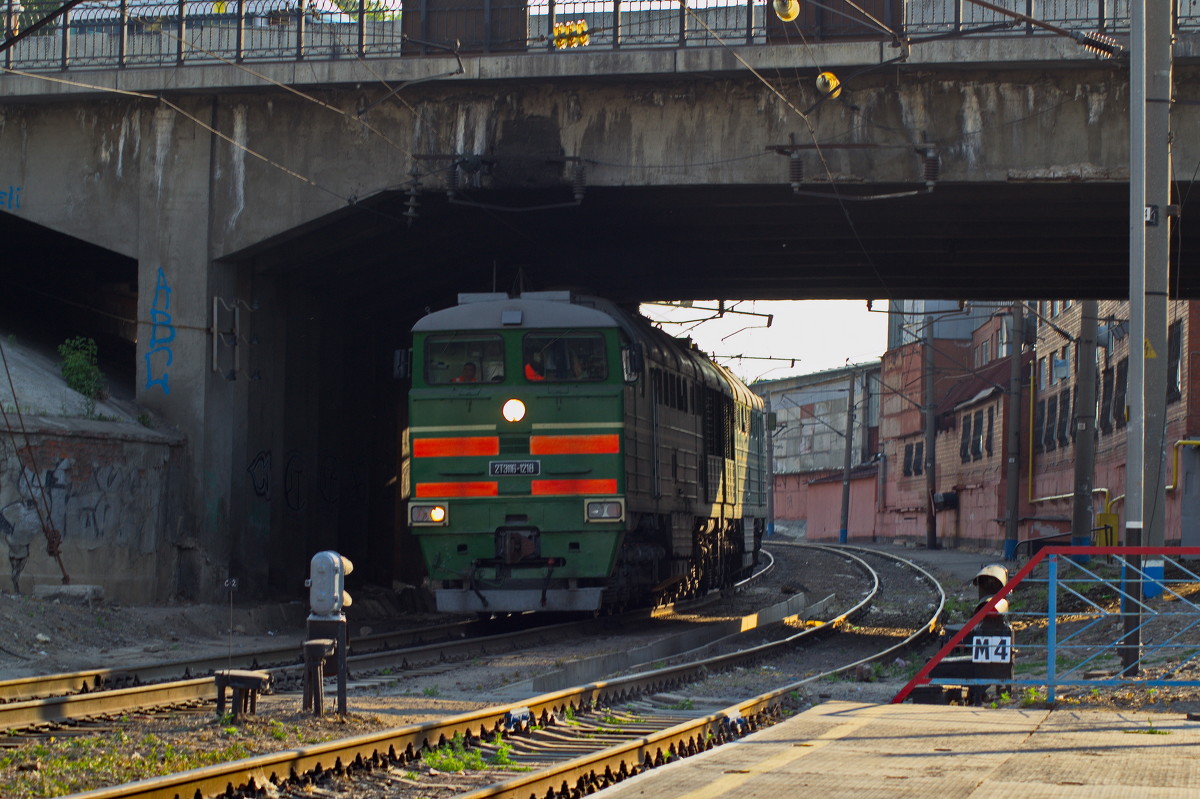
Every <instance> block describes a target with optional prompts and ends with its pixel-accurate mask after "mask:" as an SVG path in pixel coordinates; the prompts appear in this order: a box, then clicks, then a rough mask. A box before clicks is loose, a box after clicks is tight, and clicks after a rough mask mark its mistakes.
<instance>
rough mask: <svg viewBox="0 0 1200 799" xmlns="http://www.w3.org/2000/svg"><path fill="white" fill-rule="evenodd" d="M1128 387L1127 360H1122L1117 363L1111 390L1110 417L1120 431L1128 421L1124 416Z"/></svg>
mask: <svg viewBox="0 0 1200 799" xmlns="http://www.w3.org/2000/svg"><path fill="white" fill-rule="evenodd" d="M1128 387H1129V359H1128V358H1122V359H1121V360H1120V361H1118V362H1117V384H1116V387H1115V388H1114V389H1113V404H1112V416H1113V422H1114V424H1115V425H1116V427H1117V429H1118V430H1119V429H1121V428H1122V427H1124V426H1125V423H1126V422H1127V421H1128V419H1127V418H1126V415H1125V406H1126V402H1125V391H1126V389H1127V388H1128Z"/></svg>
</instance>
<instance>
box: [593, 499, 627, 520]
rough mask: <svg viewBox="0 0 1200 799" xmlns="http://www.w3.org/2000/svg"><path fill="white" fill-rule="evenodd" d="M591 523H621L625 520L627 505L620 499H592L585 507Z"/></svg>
mask: <svg viewBox="0 0 1200 799" xmlns="http://www.w3.org/2000/svg"><path fill="white" fill-rule="evenodd" d="M584 510H585V512H584V518H586V519H587V520H588V521H589V522H619V521H621V520H622V519H624V518H625V503H624V501H622V500H619V499H592V500H588V501H587V503H586V504H585V505H584Z"/></svg>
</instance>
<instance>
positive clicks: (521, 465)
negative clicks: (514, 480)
mask: <svg viewBox="0 0 1200 799" xmlns="http://www.w3.org/2000/svg"><path fill="white" fill-rule="evenodd" d="M541 473H542V462H541V461H488V474H490V475H491V476H492V477H512V476H518V477H527V476H529V475H534V474H541Z"/></svg>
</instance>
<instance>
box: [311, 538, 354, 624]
mask: <svg viewBox="0 0 1200 799" xmlns="http://www.w3.org/2000/svg"><path fill="white" fill-rule="evenodd" d="M352 571H354V564H353V563H351V562H350V559H349V558H346V557H343V556H341V555H339V554H338V553H336V552H334V551H333V550H328V549H327V550H325V551H324V552H318V553H317V554H315V555H313V556H312V560H311V561H309V564H308V579H307V580H305V581H304V585H305V586H307V587H308V607H309V609H310V610H311V611H312V613H313V615H314V616H326V617H327V616H340V615H341V613H342V608H346V607H349V606H350V603H351V602H352V600H351V599H350V595H349V594H347V593H346V575H347V574H349V573H350V572H352Z"/></svg>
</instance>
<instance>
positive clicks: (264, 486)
mask: <svg viewBox="0 0 1200 799" xmlns="http://www.w3.org/2000/svg"><path fill="white" fill-rule="evenodd" d="M246 471H247V472H248V473H249V475H250V486H251V488H253V489H254V496H256V497H261V498H263V499H266V500H269V499H270V498H271V453H270V452H269V451H267V450H260V451H259V453H258V454H257V455H255V456H254V460H252V461H250V465H249V466H247V467H246Z"/></svg>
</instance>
